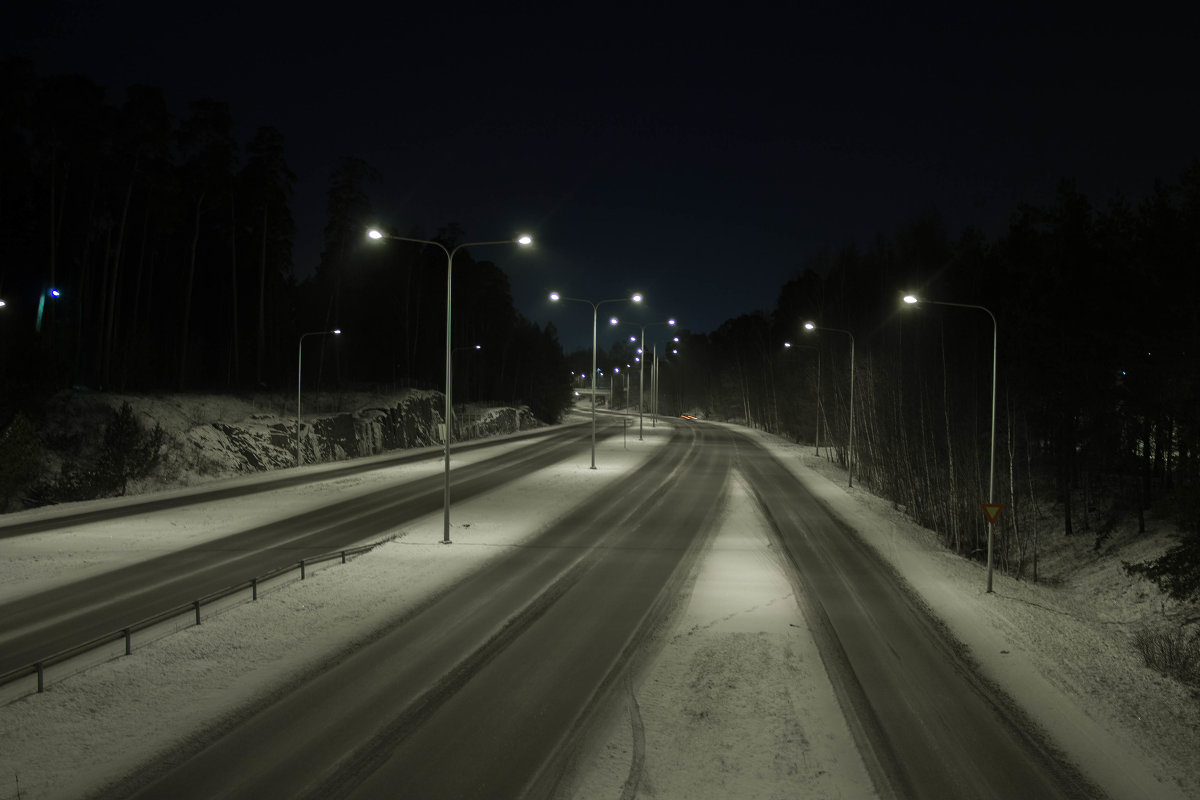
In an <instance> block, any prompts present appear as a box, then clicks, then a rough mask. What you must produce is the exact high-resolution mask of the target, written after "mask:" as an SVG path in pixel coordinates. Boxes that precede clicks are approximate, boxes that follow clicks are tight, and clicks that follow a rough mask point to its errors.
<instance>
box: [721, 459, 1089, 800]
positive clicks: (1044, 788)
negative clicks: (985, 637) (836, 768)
mask: <svg viewBox="0 0 1200 800" xmlns="http://www.w3.org/2000/svg"><path fill="white" fill-rule="evenodd" d="M738 468H739V469H740V470H741V471H742V473H743V474H744V475H745V477H746V479H747V482H748V483H749V485H750V486H751V487H753V490H754V493H755V495H756V498H757V500H758V502H759V504H760V507H761V508H762V510H763V512H764V515H765V516H766V517H767V518H768V519H769V520H770V522H771V527H772V534H773V535H774V537H775V538H776V540H777V541H778V542H779V544H780V545H781V547H782V548H783V551H784V552H785V553H786V554H787V556H788V559H789V560H790V562H791V565H792V567H793V568H794V569H793V574H792V579H793V582H794V584H795V587H796V594H797V597H798V599H799V600H800V603H801V607H802V609H803V612H804V614H805V617H806V618H807V619H808V620H809V624H810V627H812V628H813V629H814V630H815V635H816V640H817V645H818V647H819V648H820V650H821V654H822V659H823V660H824V662H825V665H826V669H827V671H828V672H829V674H830V677H831V679H832V681H833V684H834V687H835V691H837V693H838V695H839V701H840V702H841V705H842V708H843V711H844V712H845V713H846V715H847V719H848V720H849V722H850V724H851V729H852V731H853V732H854V734H855V738H856V740H857V742H858V745H859V749H860V752H861V753H862V754H863V757H864V761H865V762H866V764H867V767H868V769H869V770H870V771H871V773H872V778H873V779H874V781H875V783H876V786H877V788H879V789H880V792H881V795H882V796H884V797H899V798H931V797H936V798H966V797H969V798H978V799H980V800H983V799H985V798H996V800H1005V799H1007V798H1021V799H1022V800H1041V799H1042V798H1081V799H1082V798H1098V797H1102V796H1103V793H1101V792H1098V791H1097V790H1096V788H1095V787H1093V786H1090V785H1089V784H1088V783H1087V782H1086V781H1084V780H1083V779H1082V778H1081V777H1080V776H1079V774H1078V773H1077V771H1076V770H1074V769H1073V768H1072V767H1070V766H1069V765H1066V764H1064V763H1062V762H1061V761H1060V760H1059V759H1058V758H1057V756H1056V755H1055V753H1054V749H1053V747H1052V746H1051V745H1050V744H1049V743H1048V742H1046V741H1045V740H1044V739H1043V737H1041V736H1040V734H1039V733H1038V731H1037V730H1036V729H1035V727H1034V725H1033V724H1032V723H1031V722H1030V721H1029V720H1028V719H1027V717H1026V716H1025V715H1024V714H1023V713H1021V711H1020V710H1019V709H1017V708H1016V707H1014V706H1013V704H1012V703H1011V701H1010V700H1009V699H1008V698H1007V697H1006V696H1005V695H1004V694H1003V693H1002V692H1000V691H999V690H998V689H996V688H995V687H994V686H991V685H989V684H988V683H987V682H985V681H984V680H983V679H982V678H981V677H980V676H979V673H978V670H977V668H976V667H975V665H974V664H973V663H972V662H971V660H970V659H969V657H968V656H967V655H966V654H965V653H964V652H963V650H962V647H961V646H960V645H959V644H958V643H957V642H956V641H954V640H953V639H952V637H950V635H949V634H948V633H947V632H946V631H945V630H944V628H943V627H942V626H941V625H940V624H939V623H938V622H937V621H936V620H934V619H933V618H932V617H931V616H930V615H929V614H928V613H927V612H926V611H925V609H924V608H922V607H921V606H920V604H919V603H918V602H917V601H916V600H915V599H914V596H913V595H912V594H911V592H910V591H909V590H908V589H907V588H906V587H905V585H904V584H903V581H902V580H901V579H900V578H899V577H898V576H897V575H896V574H895V572H893V571H892V569H891V568H890V567H889V566H888V565H886V564H885V563H884V562H883V561H882V560H881V559H880V558H879V557H878V556H877V555H876V554H875V552H874V551H873V550H872V549H871V548H870V547H869V546H868V545H867V544H866V543H864V542H863V541H862V540H861V539H859V538H858V536H857V535H856V534H855V533H854V532H853V531H852V530H850V529H849V528H847V527H846V525H845V524H844V523H843V522H842V521H841V520H839V519H838V518H837V517H836V516H835V515H833V514H832V513H830V511H829V510H828V509H827V508H826V507H825V506H824V505H823V504H822V503H821V502H820V501H818V500H817V499H816V498H815V497H813V496H812V495H811V494H810V493H809V492H808V491H807V490H806V489H804V487H803V485H802V484H800V483H799V482H797V481H796V480H795V479H794V478H793V477H792V476H791V475H790V474H789V473H788V472H787V471H786V470H785V469H783V468H782V467H781V466H780V465H779V463H778V462H777V460H776V459H775V458H774V457H773V456H772V455H771V454H770V453H769V452H767V451H766V450H765V449H763V448H759V447H744V448H741V453H740V457H739V459H738Z"/></svg>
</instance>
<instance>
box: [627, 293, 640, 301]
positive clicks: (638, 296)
mask: <svg viewBox="0 0 1200 800" xmlns="http://www.w3.org/2000/svg"><path fill="white" fill-rule="evenodd" d="M629 299H630V300H632V301H633V302H635V303H640V302H642V295H641V294H640V293H639V294H635V295H634V296H633V297H631V298H629Z"/></svg>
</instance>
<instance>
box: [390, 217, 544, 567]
mask: <svg viewBox="0 0 1200 800" xmlns="http://www.w3.org/2000/svg"><path fill="white" fill-rule="evenodd" d="M367 237H368V238H370V239H395V240H396V241H398V242H415V243H417V244H431V245H433V246H435V247H437V248H439V249H441V251H442V252H443V253H445V254H446V420H445V421H446V435H445V436H444V437H442V438H443V440H444V442H445V445H446V468H445V480H444V482H443V483H444V489H443V492H442V544H450V430H451V427H452V423H451V421H450V420H451V416H452V414H453V412H454V407H453V405H452V403H451V397H450V390H451V388H452V387H451V378H452V372H451V363H450V361H451V349H450V309H451V296H452V292H451V287H452V286H453V283H452V281H451V278H453V276H454V256H455V255H456V254H457V253H458V251H459V250H462V249H463V248H464V247H481V246H483V245H490V244H519V245H530V244H532V243H533V237H532V236H526V235H522V236H518V237H517V238H516V239H497V240H494V241H489V242H463V243H462V244H460V245H458V246H456V247H455V248H454V249H453V250H447V249H446V245H444V244H442V243H441V242H435V241H433V240H432V239H413V238H410V237H408V236H396V235H395V234H391V233H383V232H382V231H380V230H378V229H376V228H371V229H370V230H368V231H367Z"/></svg>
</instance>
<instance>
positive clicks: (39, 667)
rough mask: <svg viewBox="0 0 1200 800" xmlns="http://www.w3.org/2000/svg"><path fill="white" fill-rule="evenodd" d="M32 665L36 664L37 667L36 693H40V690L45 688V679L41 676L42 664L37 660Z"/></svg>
mask: <svg viewBox="0 0 1200 800" xmlns="http://www.w3.org/2000/svg"><path fill="white" fill-rule="evenodd" d="M34 666H36V667H37V676H38V694H41V693H42V691H43V690H44V689H45V679H44V676H43V674H42V664H41V662H40V661H39V662H38V663H37V664H35V665H34Z"/></svg>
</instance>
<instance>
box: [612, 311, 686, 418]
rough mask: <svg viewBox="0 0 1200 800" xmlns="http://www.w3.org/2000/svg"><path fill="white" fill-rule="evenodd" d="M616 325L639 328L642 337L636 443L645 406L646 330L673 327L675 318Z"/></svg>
mask: <svg viewBox="0 0 1200 800" xmlns="http://www.w3.org/2000/svg"><path fill="white" fill-rule="evenodd" d="M617 324H618V325H632V326H633V327H635V328H640V329H641V333H642V337H641V340H640V341H639V342H638V441H639V442H640V441H642V409H643V406H645V405H646V403H645V397H646V383H645V372H646V328H652V327H654V326H655V325H670V326H674V325H675V318H674V317H672V318H671V319H667V320H663V321H662V322H647V323H646V324H645V325H642V324H639V323H637V322H621V321H620V320H618V321H617Z"/></svg>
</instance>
